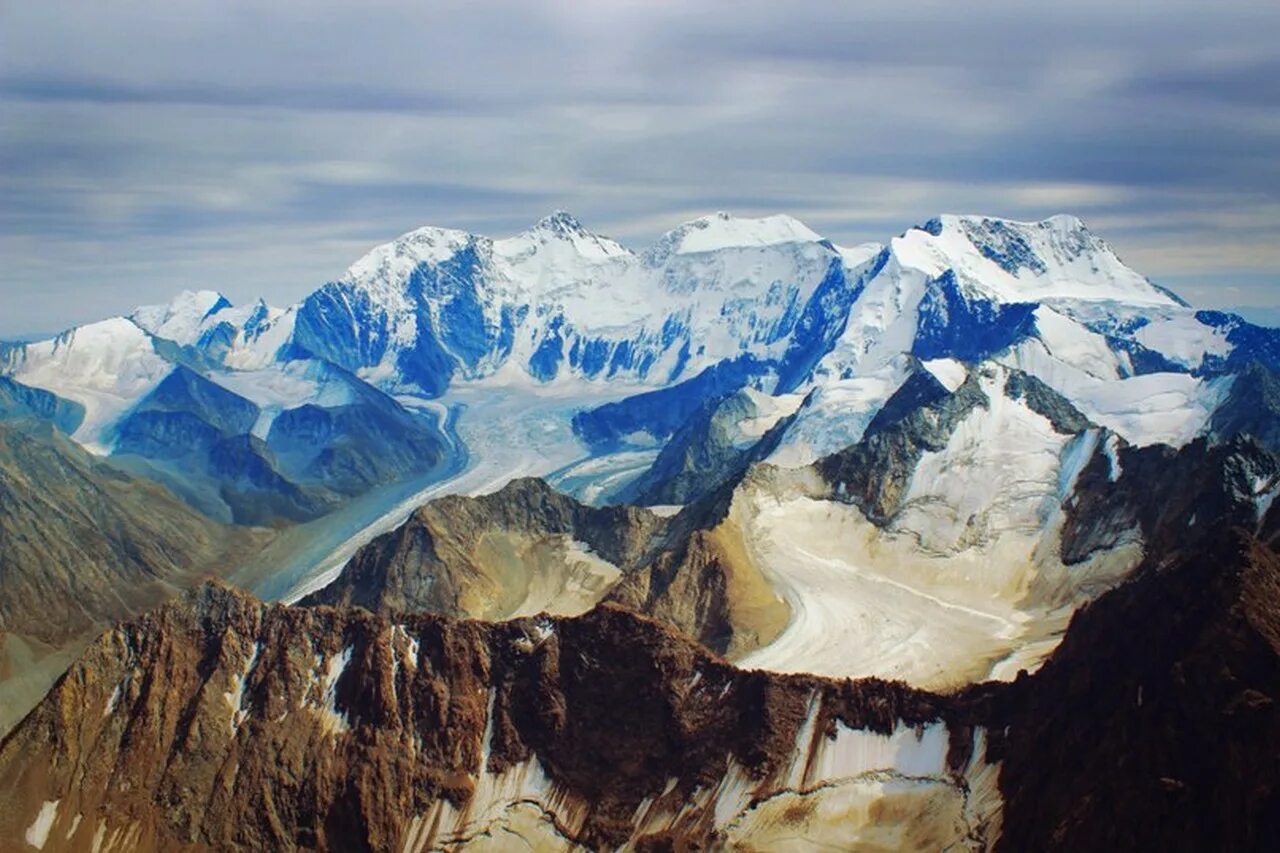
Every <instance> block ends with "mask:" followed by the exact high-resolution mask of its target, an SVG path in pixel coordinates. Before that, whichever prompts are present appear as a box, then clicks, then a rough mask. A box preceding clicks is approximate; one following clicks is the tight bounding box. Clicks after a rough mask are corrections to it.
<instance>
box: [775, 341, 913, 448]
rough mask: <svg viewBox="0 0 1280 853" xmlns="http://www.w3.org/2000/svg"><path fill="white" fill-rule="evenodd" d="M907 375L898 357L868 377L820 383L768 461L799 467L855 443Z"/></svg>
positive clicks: (903, 362)
mask: <svg viewBox="0 0 1280 853" xmlns="http://www.w3.org/2000/svg"><path fill="white" fill-rule="evenodd" d="M907 375H908V370H907V360H906V359H905V358H900V359H896V360H894V361H892V362H890V363H889V364H888V365H886V366H885V367H884V368H883V369H881V370H880V371H879V372H877V373H875V374H872V375H868V376H858V377H852V378H849V379H832V380H827V381H824V382H823V383H822V384H820V385H819V386H818V387H817V388H815V389H814V391H813V396H812V398H811V399H810V401H809V403H808V404H807V405H805V406H804V407H803V408H801V409H800V410H799V414H798V415H797V417H796V420H795V421H794V422H793V423H792V424H791V426H790V427H789V428H788V429H787V431H786V433H785V434H784V435H783V437H782V441H781V442H780V443H779V445H778V447H777V449H776V450H774V452H773V453H772V454H771V455H770V456H769V460H768V461H769V462H771V463H772V464H774V465H780V466H782V467H785V468H799V467H801V466H804V465H808V464H810V463H812V462H813V461H814V460H816V459H819V458H821V457H823V456H826V455H828V454H831V453H834V452H836V451H837V450H842V449H844V448H846V447H848V446H849V445H851V444H855V443H857V441H858V440H859V439H860V438H862V434H863V432H864V431H865V430H866V428H867V425H868V424H870V423H871V420H872V418H874V417H875V415H876V412H878V411H880V409H881V407H882V406H884V404H885V401H886V400H888V399H889V398H890V397H892V396H893V395H894V393H895V392H896V391H897V390H898V388H899V387H901V385H902V382H903V380H905V379H906V377H907Z"/></svg>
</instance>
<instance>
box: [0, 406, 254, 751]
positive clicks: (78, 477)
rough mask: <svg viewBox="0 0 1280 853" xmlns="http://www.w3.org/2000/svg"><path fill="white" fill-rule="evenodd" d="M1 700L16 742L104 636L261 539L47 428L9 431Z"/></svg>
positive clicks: (10, 424)
mask: <svg viewBox="0 0 1280 853" xmlns="http://www.w3.org/2000/svg"><path fill="white" fill-rule="evenodd" d="M0 541H3V542H4V547H3V548H0V640H3V648H2V649H0V696H2V697H3V699H4V701H3V703H0V704H3V706H4V713H3V714H0V730H7V729H8V728H9V727H10V726H11V725H13V724H14V723H15V722H16V721H17V719H18V717H19V716H20V715H21V714H22V713H24V712H25V711H26V710H27V709H29V708H30V707H31V706H32V705H34V704H35V702H36V701H37V700H38V699H39V697H40V696H41V695H42V694H43V693H44V691H45V690H46V689H48V686H49V684H51V683H52V681H53V680H54V679H55V678H56V677H57V676H58V674H59V673H60V672H61V668H60V666H61V667H65V665H66V663H67V660H66V659H65V655H64V654H62V653H61V652H62V650H69V649H78V648H79V647H80V645H81V644H82V643H83V642H84V641H85V640H86V639H87V635H91V634H92V632H94V631H96V630H100V629H101V628H102V627H103V626H104V625H107V624H110V623H111V622H113V621H115V620H117V619H121V618H124V617H126V616H129V615H132V614H134V613H137V612H139V611H141V610H144V609H146V608H148V607H152V606H154V605H155V604H157V603H158V602H160V601H163V600H164V599H165V598H167V597H169V596H170V595H173V594H174V592H175V591H177V590H179V589H182V588H184V587H186V586H189V585H191V584H192V583H194V582H195V581H196V580H198V579H199V578H200V577H202V576H203V575H205V574H207V573H210V572H221V571H226V570H228V569H230V568H231V567H232V566H233V565H234V563H235V562H236V561H237V560H238V559H240V558H242V557H243V556H244V555H245V554H246V553H248V552H249V551H250V550H251V549H252V548H253V547H255V545H257V544H260V543H261V541H262V536H261V534H260V533H255V532H252V531H245V530H232V529H228V528H224V527H222V526H220V525H217V524H214V523H212V522H210V521H209V520H208V519H206V518H204V517H203V516H201V515H200V514H198V513H196V512H194V511H192V510H191V509H190V508H188V507H187V506H186V505H185V504H183V503H182V502H181V501H178V500H177V499H176V498H174V496H173V495H171V494H170V493H169V492H167V491H166V490H164V489H163V488H161V487H159V486H157V485H155V484H154V483H151V482H148V481H146V480H140V479H137V478H134V477H131V476H129V475H127V474H126V473H124V472H123V471H121V470H119V469H117V468H115V467H113V466H112V465H110V464H108V463H106V462H103V461H102V460H100V459H97V458H95V457H93V456H91V455H89V454H88V453H86V452H85V451H83V450H82V449H81V448H80V447H78V446H77V445H75V444H74V443H73V442H71V441H70V440H69V439H67V438H66V437H65V436H63V435H61V434H60V433H58V432H57V431H56V430H54V429H52V428H51V427H50V426H49V425H48V424H46V423H42V422H39V421H35V420H30V419H28V420H19V421H5V420H0Z"/></svg>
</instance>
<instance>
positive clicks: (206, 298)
mask: <svg viewBox="0 0 1280 853" xmlns="http://www.w3.org/2000/svg"><path fill="white" fill-rule="evenodd" d="M230 307H232V306H231V300H230V299H227V297H225V296H223V295H222V294H221V293H219V292H218V291H216V290H184V291H182V292H181V293H179V294H178V295H177V296H175V297H174V298H173V299H171V300H170V301H169V302H166V303H163V304H160V305H140V306H138V307H137V308H135V309H134V310H133V313H132V314H130V315H129V319H130V320H132V321H133V322H134V324H136V325H137V326H138V327H139V328H141V329H142V330H144V331H146V332H150V333H151V334H153V335H155V336H156V337H158V338H167V339H169V340H172V341H176V342H178V343H180V344H189V343H194V340H195V337H194V336H195V335H197V334H198V332H199V329H200V325H201V324H202V323H203V322H204V321H205V320H206V319H208V318H209V317H212V316H213V315H214V314H217V313H218V312H219V311H222V310H224V309H227V308H230Z"/></svg>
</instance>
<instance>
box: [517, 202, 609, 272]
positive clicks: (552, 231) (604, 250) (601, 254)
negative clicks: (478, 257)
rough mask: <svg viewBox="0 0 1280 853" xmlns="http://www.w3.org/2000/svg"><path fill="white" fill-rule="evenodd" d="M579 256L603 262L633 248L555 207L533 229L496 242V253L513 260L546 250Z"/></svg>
mask: <svg viewBox="0 0 1280 853" xmlns="http://www.w3.org/2000/svg"><path fill="white" fill-rule="evenodd" d="M548 249H549V250H551V251H553V252H556V253H563V252H564V251H565V250H568V253H569V255H570V257H572V256H579V257H581V258H582V259H583V260H586V261H603V260H608V259H610V258H620V257H627V256H630V255H631V251H630V250H629V249H627V248H626V247H625V246H623V245H622V244H621V243H618V242H617V241H616V240H613V239H612V238H610V237H605V236H603V235H601V234H597V233H595V232H593V231H589V230H588V229H587V228H586V227H584V226H583V224H582V223H581V222H580V221H579V220H578V218H577V217H576V216H574V215H573V214H572V213H569V212H568V211H566V210H556V211H553V212H552V213H550V214H548V215H547V216H544V217H542V218H541V219H539V220H538V221H537V222H536V223H534V225H533V227H532V228H529V229H528V230H526V231H522V232H520V233H519V234H516V235H515V236H512V237H507V238H505V239H502V240H495V241H493V251H494V254H495V255H498V256H501V257H505V258H507V259H509V260H511V261H521V260H525V259H528V258H531V257H534V256H536V255H540V254H543V253H544V252H545V251H546V250H548Z"/></svg>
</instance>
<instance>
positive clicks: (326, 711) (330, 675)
mask: <svg viewBox="0 0 1280 853" xmlns="http://www.w3.org/2000/svg"><path fill="white" fill-rule="evenodd" d="M353 651H354V649H353V648H352V647H351V646H347V647H346V648H344V649H343V650H342V651H341V652H340V653H338V654H336V655H331V656H330V657H329V659H328V661H326V663H325V669H324V673H323V677H322V685H323V688H324V693H323V698H322V700H321V701H322V704H321V705H320V706H319V709H318V710H319V712H320V717H321V719H322V720H324V722H325V730H326V731H327V732H330V733H342V732H347V731H350V730H351V721H350V720H349V719H348V717H347V714H346V712H345V711H339V710H338V705H337V701H338V680H339V679H340V678H342V673H344V672H346V670H347V666H348V665H349V664H350V663H351V654H352V652H353Z"/></svg>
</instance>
